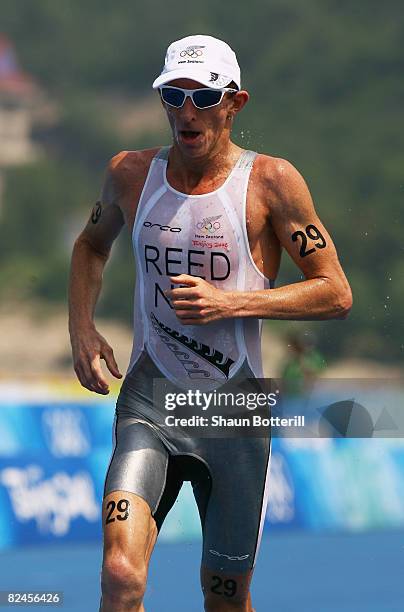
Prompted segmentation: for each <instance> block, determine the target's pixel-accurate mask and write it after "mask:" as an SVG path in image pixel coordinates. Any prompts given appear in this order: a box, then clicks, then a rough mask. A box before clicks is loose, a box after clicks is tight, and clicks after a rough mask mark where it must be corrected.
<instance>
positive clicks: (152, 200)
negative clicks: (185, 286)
mask: <svg viewBox="0 0 404 612" xmlns="http://www.w3.org/2000/svg"><path fill="white" fill-rule="evenodd" d="M168 151H169V147H164V148H163V149H161V150H160V151H159V153H158V154H157V155H156V156H155V157H154V159H153V160H152V162H151V165H150V169H149V172H148V175H147V179H146V182H145V185H144V187H143V191H142V194H141V197H140V201H139V204H138V209H137V212H136V217H135V222H134V225H133V235H132V240H133V248H134V253H135V260H136V286H135V299H134V342H133V349H132V354H131V358H130V362H129V367H128V370H127V374H129V372H130V371H131V370H132V369H133V367H134V365H135V364H136V362H137V360H138V358H139V356H140V355H141V353H142V351H144V350H145V349H146V351H147V352H148V354H149V355H150V357H151V358H152V359H153V361H154V363H155V364H156V366H157V367H158V369H159V370H160V371H161V373H162V377H167V378H168V379H169V380H171V381H172V382H173V383H175V384H177V385H178V386H180V387H181V388H191V387H200V388H203V389H207V390H209V389H213V388H215V387H217V386H218V382H217V381H219V386H220V385H221V384H223V383H225V382H226V381H227V380H228V379H230V378H232V377H233V376H234V375H235V374H236V373H237V372H238V370H239V369H240V367H241V366H242V365H243V363H245V362H247V364H248V365H249V367H250V369H251V371H252V375H253V376H256V377H262V376H263V373H262V360H261V326H262V320H261V319H254V318H248V317H245V318H237V319H222V320H220V321H215V322H213V323H209V324H206V325H183V324H181V322H180V320H179V319H178V318H177V316H176V315H175V311H174V309H173V307H172V306H171V304H170V302H169V300H168V298H167V297H166V296H165V294H164V291H165V290H167V289H170V287H172V288H174V287H175V286H178V285H172V284H171V282H170V279H169V276H173V275H177V274H184V273H185V274H190V275H192V276H199V277H201V278H204V279H205V280H206V281H208V282H209V283H211V284H212V285H214V286H215V287H217V288H220V289H223V290H225V291H229V290H233V291H234V290H237V291H256V290H260V289H268V288H270V287H272V286H273V283H272V281H271V280H269V279H267V278H266V277H265V276H264V274H263V273H262V272H261V271H260V270H259V269H258V268H257V266H256V265H255V263H254V261H253V258H252V255H251V251H250V247H249V243H248V237H247V228H246V199H247V198H246V196H247V186H248V180H249V176H250V172H251V168H252V165H253V162H254V159H255V157H256V155H257V154H256V153H255V152H253V151H243V153H242V154H241V156H240V158H239V160H238V161H237V163H236V165H235V166H234V168H233V170H232V171H231V173H230V174H229V176H228V177H227V179H226V180H225V182H224V183H223V184H222V185H221V186H220V187H219V188H218V189H216V190H215V191H212V192H210V193H206V194H203V195H188V194H185V193H181V192H179V191H177V190H176V189H174V188H173V187H171V185H169V183H168V181H167V177H166V169H167V159H168Z"/></svg>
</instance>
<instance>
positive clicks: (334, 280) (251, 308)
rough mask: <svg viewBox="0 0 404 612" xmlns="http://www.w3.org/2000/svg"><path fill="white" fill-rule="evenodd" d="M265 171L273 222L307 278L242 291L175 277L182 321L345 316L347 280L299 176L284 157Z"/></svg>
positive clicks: (175, 302) (348, 297)
mask: <svg viewBox="0 0 404 612" xmlns="http://www.w3.org/2000/svg"><path fill="white" fill-rule="evenodd" d="M268 174H269V175H270V178H268V180H267V186H266V187H267V193H268V207H269V208H270V219H271V223H272V227H273V229H274V231H275V233H276V235H277V236H278V239H279V241H280V243H281V244H282V246H283V247H284V248H285V249H286V251H287V252H288V253H289V255H290V256H291V258H292V259H293V261H294V262H295V263H296V265H297V266H298V267H299V268H300V270H301V271H302V273H303V275H304V277H305V280H304V281H300V282H297V283H293V284H289V285H284V286H283V287H279V288H277V289H266V290H262V291H250V292H244V291H223V290H220V289H217V288H216V287H214V286H212V285H211V284H210V283H208V282H207V281H205V280H202V279H199V278H195V277H191V276H188V275H186V274H182V275H180V276H178V277H173V278H171V282H173V283H175V284H176V283H181V284H183V285H186V286H187V287H186V288H185V287H184V288H176V289H174V290H172V291H169V292H168V294H169V296H170V297H171V298H172V305H173V306H174V308H175V310H176V314H177V316H178V318H179V319H180V320H181V322H182V323H183V324H185V325H203V324H206V323H210V322H212V321H216V320H220V319H225V318H236V317H256V318H262V319H286V320H324V319H344V318H346V317H347V315H348V314H349V311H350V309H351V307H352V293H351V289H350V286H349V283H348V281H347V279H346V276H345V274H344V272H343V270H342V268H341V264H340V262H339V260H338V256H337V252H336V249H335V246H334V243H333V241H332V239H331V237H330V235H329V233H328V232H327V230H326V229H325V227H324V226H323V224H322V223H321V221H320V219H319V217H318V215H317V213H316V211H315V209H314V205H313V201H312V198H311V195H310V192H309V190H308V188H307V185H306V183H305V181H304V179H303V177H302V176H301V175H300V174H299V172H298V171H297V170H296V168H294V167H293V166H292V164H290V163H289V162H287V161H285V160H277V166H276V172H275V176H274V172H273V171H271V172H269V173H268ZM263 180H264V183H265V179H263Z"/></svg>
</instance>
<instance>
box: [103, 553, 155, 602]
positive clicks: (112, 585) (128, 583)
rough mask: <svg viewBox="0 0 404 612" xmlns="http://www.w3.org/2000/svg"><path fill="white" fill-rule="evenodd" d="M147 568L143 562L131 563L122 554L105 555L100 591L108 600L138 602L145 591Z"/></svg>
mask: <svg viewBox="0 0 404 612" xmlns="http://www.w3.org/2000/svg"><path fill="white" fill-rule="evenodd" d="M146 580H147V568H146V564H145V563H144V562H142V563H140V562H139V563H135V564H134V563H132V562H131V561H129V559H128V558H127V557H126V556H125V555H124V554H122V553H116V552H115V553H114V552H111V553H109V554H106V556H105V558H104V563H103V566H102V577H101V583H102V591H103V594H105V595H106V596H107V597H108V598H110V599H119V600H122V599H128V600H129V599H130V600H131V601H132V600H133V602H134V603H135V602H140V601H142V599H143V596H144V594H145V591H146Z"/></svg>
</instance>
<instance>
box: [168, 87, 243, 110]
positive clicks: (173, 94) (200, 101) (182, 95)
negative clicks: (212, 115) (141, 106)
mask: <svg viewBox="0 0 404 612" xmlns="http://www.w3.org/2000/svg"><path fill="white" fill-rule="evenodd" d="M159 90H160V95H161V98H162V100H163V102H165V103H166V104H168V105H169V106H173V107H174V108H181V106H183V104H184V102H185V100H186V99H187V98H191V100H192V103H193V105H194V106H196V108H211V107H212V106H217V105H218V104H220V102H221V101H222V100H223V96H224V94H225V93H226V92H228V91H231V92H236V91H238V90H237V89H232V88H231V87H223V88H222V89H209V88H206V87H205V88H203V89H182V88H181V87H159Z"/></svg>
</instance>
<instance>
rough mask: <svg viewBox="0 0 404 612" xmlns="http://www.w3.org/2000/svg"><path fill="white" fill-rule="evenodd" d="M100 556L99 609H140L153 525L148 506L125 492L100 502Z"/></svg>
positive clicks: (107, 611)
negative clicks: (101, 531) (101, 525)
mask: <svg viewBox="0 0 404 612" xmlns="http://www.w3.org/2000/svg"><path fill="white" fill-rule="evenodd" d="M102 522H103V529H104V557H103V566H102V576H101V586H102V600H101V607H100V612H144V606H143V603H142V600H143V596H144V593H145V590H146V580H147V571H148V566H149V561H150V556H151V553H152V550H153V548H154V545H155V542H156V538H157V527H156V523H155V520H154V518H153V517H152V516H151V511H150V507H149V505H148V504H147V503H146V502H145V501H144V500H143V499H142V498H141V497H139V496H137V495H134V494H133V493H129V492H128V491H114V492H112V493H110V494H109V495H108V496H107V497H106V498H105V499H104V503H103V519H102Z"/></svg>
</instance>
